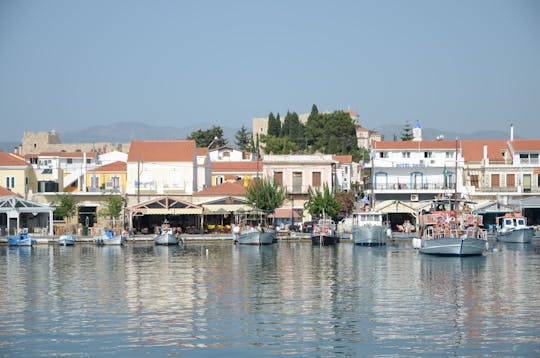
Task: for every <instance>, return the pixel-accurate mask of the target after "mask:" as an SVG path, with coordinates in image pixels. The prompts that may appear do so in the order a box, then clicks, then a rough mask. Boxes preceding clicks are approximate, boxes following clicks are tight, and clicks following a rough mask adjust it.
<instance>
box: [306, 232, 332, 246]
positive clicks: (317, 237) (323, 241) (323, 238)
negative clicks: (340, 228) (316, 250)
mask: <svg viewBox="0 0 540 358" xmlns="http://www.w3.org/2000/svg"><path fill="white" fill-rule="evenodd" d="M337 242H338V237H337V236H335V235H330V234H324V233H320V234H313V235H311V243H312V244H313V245H323V246H326V245H335V244H337Z"/></svg>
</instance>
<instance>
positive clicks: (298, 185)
mask: <svg viewBox="0 0 540 358" xmlns="http://www.w3.org/2000/svg"><path fill="white" fill-rule="evenodd" d="M301 192H302V172H293V193H301Z"/></svg>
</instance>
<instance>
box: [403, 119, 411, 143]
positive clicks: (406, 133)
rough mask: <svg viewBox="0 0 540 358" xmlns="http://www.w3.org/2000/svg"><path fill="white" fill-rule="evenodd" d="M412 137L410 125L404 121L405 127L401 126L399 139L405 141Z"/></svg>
mask: <svg viewBox="0 0 540 358" xmlns="http://www.w3.org/2000/svg"><path fill="white" fill-rule="evenodd" d="M412 139H413V133H412V128H411V125H410V124H409V121H407V122H406V123H405V127H404V128H403V132H402V133H401V140H402V141H404V142H406V141H409V140H412Z"/></svg>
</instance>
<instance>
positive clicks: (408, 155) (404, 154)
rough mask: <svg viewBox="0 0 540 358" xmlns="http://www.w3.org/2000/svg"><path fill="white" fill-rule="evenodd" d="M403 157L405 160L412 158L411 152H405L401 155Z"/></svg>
mask: <svg viewBox="0 0 540 358" xmlns="http://www.w3.org/2000/svg"><path fill="white" fill-rule="evenodd" d="M401 156H402V157H403V158H410V157H411V152H403V153H401Z"/></svg>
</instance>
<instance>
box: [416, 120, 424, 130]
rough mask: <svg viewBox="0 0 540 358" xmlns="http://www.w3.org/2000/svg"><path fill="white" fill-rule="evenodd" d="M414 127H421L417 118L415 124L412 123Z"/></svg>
mask: <svg viewBox="0 0 540 358" xmlns="http://www.w3.org/2000/svg"><path fill="white" fill-rule="evenodd" d="M414 128H420V129H421V128H422V126H420V122H419V121H418V120H416V124H415V125H414Z"/></svg>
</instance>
